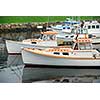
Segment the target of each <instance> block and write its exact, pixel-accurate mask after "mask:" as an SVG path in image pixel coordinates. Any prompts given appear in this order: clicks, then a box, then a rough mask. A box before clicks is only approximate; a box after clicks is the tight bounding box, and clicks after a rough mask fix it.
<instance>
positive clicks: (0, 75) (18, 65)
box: [0, 51, 100, 83]
mask: <svg viewBox="0 0 100 100" xmlns="http://www.w3.org/2000/svg"><path fill="white" fill-rule="evenodd" d="M59 77H68V78H82V80H83V82H86V81H87V82H100V81H99V78H100V69H53V68H24V64H23V61H22V57H21V56H20V55H7V53H6V52H5V51H0V83H19V82H33V81H39V80H47V79H54V78H59ZM84 80H85V81H84Z"/></svg>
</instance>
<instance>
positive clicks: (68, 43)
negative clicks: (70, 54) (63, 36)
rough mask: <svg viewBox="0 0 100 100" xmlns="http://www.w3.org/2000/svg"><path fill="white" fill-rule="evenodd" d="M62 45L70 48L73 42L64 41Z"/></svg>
mask: <svg viewBox="0 0 100 100" xmlns="http://www.w3.org/2000/svg"><path fill="white" fill-rule="evenodd" d="M63 44H65V45H69V46H70V45H73V42H66V41H64V42H63Z"/></svg>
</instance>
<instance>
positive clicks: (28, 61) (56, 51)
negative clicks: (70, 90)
mask: <svg viewBox="0 0 100 100" xmlns="http://www.w3.org/2000/svg"><path fill="white" fill-rule="evenodd" d="M22 59H23V62H24V64H25V65H26V66H32V67H44V68H46V67H52V68H55V67H56V68H67V67H69V68H71V67H72V66H74V67H75V68H77V67H80V68H82V67H87V66H88V67H91V66H92V67H94V66H100V52H99V51H97V50H94V49H93V48H92V40H91V39H89V38H87V37H85V38H77V39H76V40H75V41H74V44H73V48H71V47H57V48H46V49H43V50H40V49H32V48H23V49H22Z"/></svg>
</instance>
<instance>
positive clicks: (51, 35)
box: [23, 31, 57, 45]
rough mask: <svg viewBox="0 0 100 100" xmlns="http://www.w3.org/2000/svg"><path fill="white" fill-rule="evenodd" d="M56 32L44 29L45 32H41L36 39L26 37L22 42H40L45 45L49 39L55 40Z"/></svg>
mask: <svg viewBox="0 0 100 100" xmlns="http://www.w3.org/2000/svg"><path fill="white" fill-rule="evenodd" d="M56 34H57V32H53V31H46V32H41V34H40V36H39V38H38V39H27V40H23V43H27V44H38V43H39V44H40V43H41V42H42V43H44V42H45V44H44V45H46V42H50V41H56Z"/></svg>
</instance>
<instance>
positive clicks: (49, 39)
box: [6, 31, 57, 54]
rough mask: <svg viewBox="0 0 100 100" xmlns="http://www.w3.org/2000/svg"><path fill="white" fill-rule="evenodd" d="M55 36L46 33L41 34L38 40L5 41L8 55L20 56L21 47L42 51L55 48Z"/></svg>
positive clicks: (48, 32)
mask: <svg viewBox="0 0 100 100" xmlns="http://www.w3.org/2000/svg"><path fill="white" fill-rule="evenodd" d="M56 34H57V32H53V31H47V32H41V35H40V38H39V39H26V40H23V41H21V42H18V41H12V40H6V47H7V51H8V54H21V48H22V47H31V48H38V49H39V48H40V49H44V48H48V47H51V46H57V40H56V36H55V35H56Z"/></svg>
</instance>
